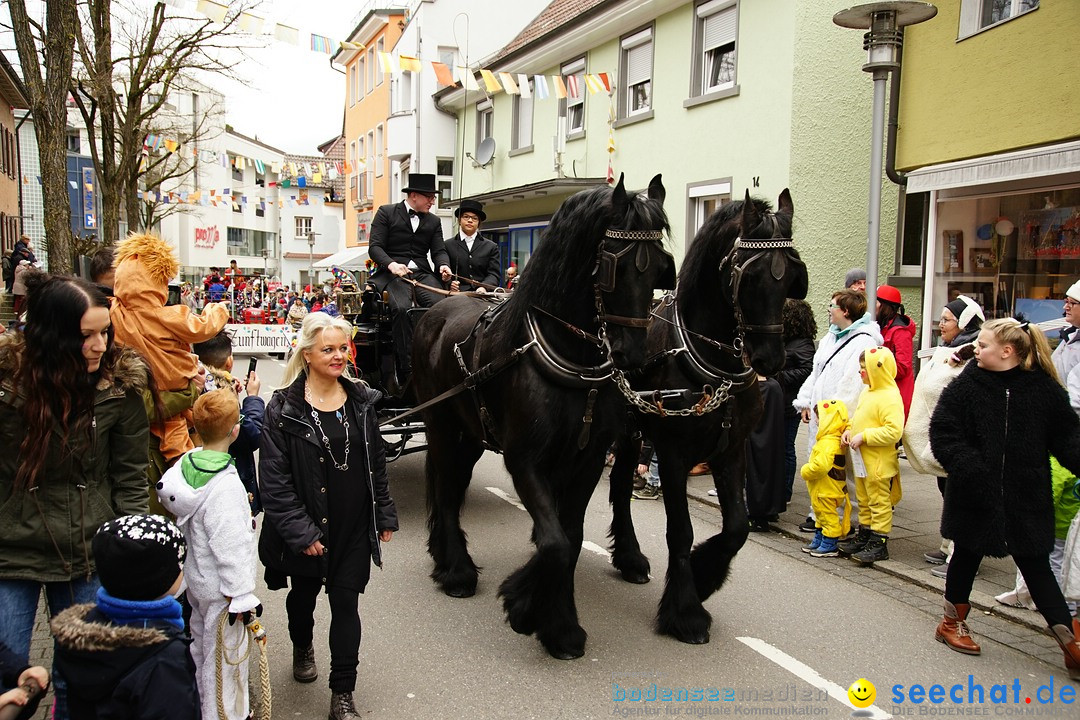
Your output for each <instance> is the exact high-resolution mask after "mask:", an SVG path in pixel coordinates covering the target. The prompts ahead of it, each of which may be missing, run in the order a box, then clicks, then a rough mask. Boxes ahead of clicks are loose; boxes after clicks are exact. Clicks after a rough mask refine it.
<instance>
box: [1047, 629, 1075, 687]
mask: <svg viewBox="0 0 1080 720" xmlns="http://www.w3.org/2000/svg"><path fill="white" fill-rule="evenodd" d="M1050 629H1051V630H1053V632H1054V637H1055V638H1056V639H1057V641H1058V645H1060V646H1061V649H1062V650H1063V651H1064V652H1065V669H1066V670H1068V671H1069V677H1070V678H1072V679H1073V680H1080V621H1078V620H1077V619H1076V618H1073V621H1072V628H1069V627H1067V626H1065V625H1055V626H1054V627H1052V628H1050Z"/></svg>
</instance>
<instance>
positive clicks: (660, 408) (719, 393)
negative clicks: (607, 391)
mask: <svg viewBox="0 0 1080 720" xmlns="http://www.w3.org/2000/svg"><path fill="white" fill-rule="evenodd" d="M613 375H614V378H615V385H616V387H618V388H619V392H621V393H622V394H623V397H624V398H626V401H627V402H629V403H630V405H632V406H633V407H634V409H636V410H639V411H640V412H643V413H647V414H650V415H659V416H660V417H690V416H700V415H705V414H707V413H711V412H712V411H713V410H716V409H718V408H720V407H721V406H722V405H723V404H724V403H726V402H727V401H728V398H729V397H731V385H732V382H731V379H730V378H724V379H722V380H721V381H720V387H719V389H717V390H715V391H714V390H713V388H712V386H711V385H706V386H704V387H703V388H702V391H701V400H700V401H698V402H696V403H694V404H693V405H691V406H690V407H688V408H683V409H682V410H668V409H666V408H664V405H663V401H662V400H658V399H653V400H652V401H651V402H650V401H647V400H645V399H644V398H643V397H642V396H643V395H645V396H650V397H654V398H655V396H656V394H657V393H653V392H649V391H645V392H641V393H639V392H636V391H635V390H634V389H633V388H632V387H630V381H629V380H627V379H626V375H625V374H624V373H623V371H622V370H618V369H616V370H614V372H613ZM657 392H659V391H657Z"/></svg>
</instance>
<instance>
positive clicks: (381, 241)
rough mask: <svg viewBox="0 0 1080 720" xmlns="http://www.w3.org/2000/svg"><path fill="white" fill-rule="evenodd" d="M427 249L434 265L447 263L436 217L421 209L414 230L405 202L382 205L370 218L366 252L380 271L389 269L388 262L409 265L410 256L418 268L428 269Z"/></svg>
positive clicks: (440, 230) (439, 225)
mask: <svg viewBox="0 0 1080 720" xmlns="http://www.w3.org/2000/svg"><path fill="white" fill-rule="evenodd" d="M429 252H430V253H431V259H432V260H433V261H434V262H435V267H436V268H438V267H439V266H440V265H447V266H449V265H450V262H449V258H448V257H447V255H446V244H445V243H444V242H443V235H442V223H441V222H440V221H439V218H437V217H435V216H434V215H432V214H431V213H424V214H423V215H421V216H420V224H419V225H417V226H416V232H413V229H412V221H411V220H410V219H409V214H408V212H407V211H406V210H405V204H404V203H393V204H392V205H383V206H382V207H380V208H379V209H378V210H377V211H376V212H375V219H374V220H372V221H371V235H370V236H369V240H368V255H369V256H370V257H371V259H372V260H374V261H375V262H377V263H378V264H379V272H380V273H385V272H388V271H387V270H386V268H387V267H388V266H389V265H390V263H391V262H399V263H401V264H402V265H408V264H409V261H410V260H411V261H412V262H413V263H415V264H416V267H417V268H419V269H421V270H424V271H426V272H429V273H431V272H433V271H432V269H431V265H430V264H428V253H429Z"/></svg>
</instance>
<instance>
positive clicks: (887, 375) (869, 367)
mask: <svg viewBox="0 0 1080 720" xmlns="http://www.w3.org/2000/svg"><path fill="white" fill-rule="evenodd" d="M863 359H864V360H865V361H866V377H867V379H868V380H869V381H870V389H871V390H881V389H882V388H886V387H896V358H895V357H894V356H893V354H892V350H889V348H887V347H882V346H881V345H878V346H877V347H872V348H870V349H868V350H865V351H863Z"/></svg>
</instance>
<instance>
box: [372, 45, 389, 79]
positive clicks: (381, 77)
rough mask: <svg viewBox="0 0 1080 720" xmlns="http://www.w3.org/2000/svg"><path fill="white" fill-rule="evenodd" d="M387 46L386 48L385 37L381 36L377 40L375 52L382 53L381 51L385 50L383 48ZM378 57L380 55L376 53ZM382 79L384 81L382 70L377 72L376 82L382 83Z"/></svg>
mask: <svg viewBox="0 0 1080 720" xmlns="http://www.w3.org/2000/svg"><path fill="white" fill-rule="evenodd" d="M385 48H386V45H385V44H384V43H383V39H382V38H379V39H378V40H377V41H376V42H375V52H376V53H381V52H383V50H384V49H385ZM376 57H378V55H377V54H376ZM382 81H383V74H382V73H381V72H377V73H375V84H376V85H382Z"/></svg>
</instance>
